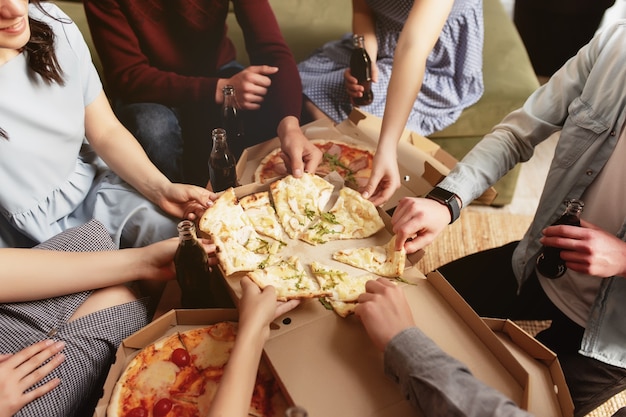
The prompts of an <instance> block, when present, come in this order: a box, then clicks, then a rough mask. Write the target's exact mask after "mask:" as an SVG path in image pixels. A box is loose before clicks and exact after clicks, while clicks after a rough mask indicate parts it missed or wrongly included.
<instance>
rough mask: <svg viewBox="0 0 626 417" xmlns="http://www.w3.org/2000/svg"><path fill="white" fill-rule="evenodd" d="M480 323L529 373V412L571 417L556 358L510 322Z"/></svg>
mask: <svg viewBox="0 0 626 417" xmlns="http://www.w3.org/2000/svg"><path fill="white" fill-rule="evenodd" d="M483 321H484V322H485V323H486V324H487V326H489V328H490V329H491V330H492V331H493V332H494V333H495V334H496V336H497V337H498V338H499V339H500V341H501V342H502V343H504V345H505V346H506V347H507V349H509V350H510V351H511V352H512V353H513V355H514V356H515V357H516V359H518V360H519V361H520V362H521V363H522V364H523V365H524V367H525V368H527V369H531V370H532V371H531V372H532V375H535V378H533V379H532V381H531V384H530V386H529V389H530V390H531V391H532V395H530V397H529V399H530V401H529V403H528V410H529V411H530V412H531V413H534V414H535V415H537V416H539V415H541V416H571V415H573V414H574V403H573V402H572V398H571V396H570V393H569V390H568V389H567V388H565V389H562V388H563V387H566V383H565V377H564V375H563V371H562V370H561V366H560V365H559V361H558V359H557V357H556V354H555V353H554V352H552V351H551V350H550V349H548V348H546V347H545V346H544V345H543V344H541V343H540V342H539V341H537V339H535V338H533V337H532V336H530V335H529V334H528V333H526V332H525V331H524V330H523V329H522V328H520V327H519V326H518V325H517V324H515V323H514V322H512V321H511V320H506V319H494V318H486V317H483Z"/></svg>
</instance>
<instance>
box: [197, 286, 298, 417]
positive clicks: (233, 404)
mask: <svg viewBox="0 0 626 417" xmlns="http://www.w3.org/2000/svg"><path fill="white" fill-rule="evenodd" d="M241 289H242V297H241V302H240V305H239V329H238V331H237V338H236V340H235V346H234V347H233V350H232V352H231V354H230V358H229V359H228V364H227V365H226V370H225V371H224V376H223V377H222V380H221V381H220V385H219V387H218V389H217V392H216V394H215V397H214V399H213V402H212V403H211V409H210V410H209V415H208V417H238V416H241V417H245V416H247V415H248V411H249V409H250V399H251V398H252V391H253V389H254V383H255V380H256V375H257V369H258V367H259V361H260V360H261V353H262V352H263V346H264V345H265V341H266V340H267V338H268V337H269V335H270V327H269V325H270V322H271V321H272V320H273V319H274V318H276V317H278V316H279V315H281V314H284V313H286V312H287V311H289V310H291V309H292V308H294V307H295V306H296V305H298V304H299V303H298V301H296V300H292V301H289V302H287V303H282V304H280V305H279V306H278V307H277V304H276V292H275V291H274V288H273V287H266V288H265V289H264V290H263V291H261V290H260V289H259V287H258V286H257V285H256V284H255V283H253V282H252V281H251V280H250V279H249V278H247V277H244V278H243V279H242V280H241Z"/></svg>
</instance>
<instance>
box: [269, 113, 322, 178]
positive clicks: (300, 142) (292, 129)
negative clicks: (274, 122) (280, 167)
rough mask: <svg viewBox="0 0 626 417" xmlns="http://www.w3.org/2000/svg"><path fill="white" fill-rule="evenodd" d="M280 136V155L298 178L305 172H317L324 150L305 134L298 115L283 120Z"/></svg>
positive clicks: (279, 127) (279, 126) (280, 125)
mask: <svg viewBox="0 0 626 417" xmlns="http://www.w3.org/2000/svg"><path fill="white" fill-rule="evenodd" d="M278 136H279V137H280V143H281V149H282V152H281V154H280V156H281V158H282V159H283V161H285V167H286V168H287V170H288V171H289V172H291V173H292V174H293V176H294V177H296V178H299V177H301V176H302V173H303V172H310V173H315V171H316V170H317V166H318V165H319V164H320V162H321V161H322V156H323V155H322V151H321V150H320V149H319V148H318V147H317V146H315V145H314V144H313V143H311V141H310V140H309V139H308V138H307V137H306V136H304V133H302V129H300V125H299V121H298V119H297V118H296V117H294V116H287V117H285V118H284V119H283V120H281V122H280V124H279V125H278Z"/></svg>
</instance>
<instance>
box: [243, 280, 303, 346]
mask: <svg viewBox="0 0 626 417" xmlns="http://www.w3.org/2000/svg"><path fill="white" fill-rule="evenodd" d="M241 290H242V295H241V301H240V303H239V329H240V331H241V332H243V331H246V330H250V331H253V330H254V329H256V330H258V331H260V332H261V334H260V336H261V337H263V338H264V340H265V339H267V338H268V337H269V332H270V327H269V325H270V322H271V321H272V320H274V319H275V318H276V317H278V316H280V315H283V314H285V313H287V312H288V311H291V310H292V309H293V308H295V307H296V306H297V305H299V304H300V300H290V301H287V302H281V301H276V290H275V289H274V287H272V286H269V287H265V288H264V289H263V290H261V289H260V288H259V286H258V285H256V284H255V283H254V282H252V280H250V278H248V277H247V276H245V277H243V278H242V279H241Z"/></svg>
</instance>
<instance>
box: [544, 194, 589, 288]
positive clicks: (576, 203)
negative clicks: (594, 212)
mask: <svg viewBox="0 0 626 417" xmlns="http://www.w3.org/2000/svg"><path fill="white" fill-rule="evenodd" d="M583 207H584V203H583V202H582V201H580V200H575V199H573V200H568V201H567V207H566V208H565V211H564V212H563V214H562V215H561V217H559V218H558V220H557V221H555V222H554V223H552V225H553V226H555V225H559V224H565V225H570V226H579V227H580V213H581V212H582V211H583ZM537 271H539V273H541V275H543V276H545V277H546V278H550V279H555V278H559V277H561V276H563V274H564V273H565V271H567V267H566V266H565V261H563V259H561V249H560V248H555V247H552V246H544V247H543V248H542V249H541V252H540V253H539V256H538V257H537Z"/></svg>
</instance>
